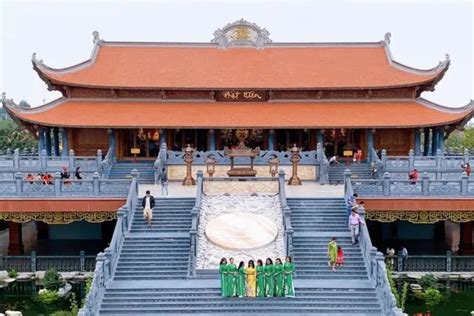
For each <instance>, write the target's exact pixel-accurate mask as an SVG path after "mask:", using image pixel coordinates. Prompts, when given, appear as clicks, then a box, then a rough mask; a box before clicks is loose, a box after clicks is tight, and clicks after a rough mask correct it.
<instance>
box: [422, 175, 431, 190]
mask: <svg viewBox="0 0 474 316" xmlns="http://www.w3.org/2000/svg"><path fill="white" fill-rule="evenodd" d="M421 193H422V194H423V195H429V193H430V176H429V175H428V173H427V172H426V171H425V172H423V174H422V175H421Z"/></svg>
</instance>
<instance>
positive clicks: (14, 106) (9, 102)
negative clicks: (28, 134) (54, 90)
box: [2, 97, 68, 114]
mask: <svg viewBox="0 0 474 316" xmlns="http://www.w3.org/2000/svg"><path fill="white" fill-rule="evenodd" d="M67 100H68V99H67V98H65V97H59V98H57V99H54V100H52V101H50V102H47V103H45V104H42V105H39V106H36V107H31V108H21V107H19V106H18V104H16V103H15V102H14V101H13V99H2V103H3V106H4V107H5V108H7V109H9V110H11V111H13V112H15V113H28V114H35V113H41V112H44V111H46V110H49V109H51V108H54V107H56V106H58V105H59V104H61V103H64V102H66V101H67Z"/></svg>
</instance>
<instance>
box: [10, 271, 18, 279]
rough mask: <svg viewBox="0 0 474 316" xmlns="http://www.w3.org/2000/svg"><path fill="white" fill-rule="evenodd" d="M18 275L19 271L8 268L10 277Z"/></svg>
mask: <svg viewBox="0 0 474 316" xmlns="http://www.w3.org/2000/svg"><path fill="white" fill-rule="evenodd" d="M17 276H18V272H17V271H16V270H15V269H10V270H8V277H9V278H12V279H14V278H16V277H17Z"/></svg>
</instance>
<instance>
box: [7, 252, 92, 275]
mask: <svg viewBox="0 0 474 316" xmlns="http://www.w3.org/2000/svg"><path fill="white" fill-rule="evenodd" d="M94 266H95V256H86V255H85V253H84V251H81V252H80V253H79V255H78V256H37V255H36V252H35V251H32V252H31V254H30V255H23V256H4V255H0V270H7V271H9V270H12V269H14V270H15V271H17V272H36V271H46V270H48V269H50V268H55V269H56V270H57V271H60V272H72V271H79V272H84V271H94Z"/></svg>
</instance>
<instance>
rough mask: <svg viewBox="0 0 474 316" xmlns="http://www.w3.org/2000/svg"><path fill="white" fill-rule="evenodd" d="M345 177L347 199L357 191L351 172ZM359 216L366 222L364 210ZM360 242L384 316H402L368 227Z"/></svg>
mask: <svg viewBox="0 0 474 316" xmlns="http://www.w3.org/2000/svg"><path fill="white" fill-rule="evenodd" d="M344 176H345V180H344V196H345V198H346V199H347V198H348V197H350V196H352V195H353V194H354V191H355V190H354V188H353V186H352V182H351V178H350V177H351V172H350V170H346V171H345V172H344ZM359 215H360V217H361V218H362V220H363V221H364V219H365V213H364V211H363V210H359ZM359 242H360V246H361V250H362V255H363V256H364V262H365V265H366V267H367V269H368V272H369V279H370V282H371V283H372V284H373V285H374V286H375V289H376V291H377V293H378V295H379V298H380V303H381V307H382V311H383V315H387V316H402V315H403V312H402V310H401V309H400V308H398V307H397V304H396V299H395V296H394V295H393V293H392V290H391V288H390V285H389V282H388V277H387V268H386V266H385V262H384V256H383V254H382V253H381V252H378V251H377V248H375V247H374V246H373V245H372V241H371V240H370V235H369V230H368V229H367V225H360V236H359Z"/></svg>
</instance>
